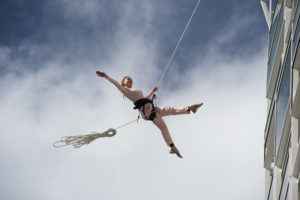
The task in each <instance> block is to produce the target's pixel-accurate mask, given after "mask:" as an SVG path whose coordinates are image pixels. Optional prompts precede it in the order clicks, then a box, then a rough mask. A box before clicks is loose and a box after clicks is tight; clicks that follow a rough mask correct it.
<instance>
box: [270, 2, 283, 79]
mask: <svg viewBox="0 0 300 200" xmlns="http://www.w3.org/2000/svg"><path fill="white" fill-rule="evenodd" d="M282 8H283V6H282V7H281V9H280V13H279V14H278V20H276V21H274V22H275V24H273V25H272V27H271V31H270V33H269V38H270V40H271V41H269V59H268V69H267V84H268V83H269V79H270V75H271V72H272V68H273V65H274V60H275V54H276V52H277V47H278V43H279V36H280V33H281V29H282V24H283V9H282ZM273 28H274V29H275V30H272V29H273ZM272 34H274V36H273V35H272Z"/></svg>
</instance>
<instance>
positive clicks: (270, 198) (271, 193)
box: [268, 177, 273, 200]
mask: <svg viewBox="0 0 300 200" xmlns="http://www.w3.org/2000/svg"><path fill="white" fill-rule="evenodd" d="M268 200H273V177H272V182H271V187H270V191H269V197H268Z"/></svg>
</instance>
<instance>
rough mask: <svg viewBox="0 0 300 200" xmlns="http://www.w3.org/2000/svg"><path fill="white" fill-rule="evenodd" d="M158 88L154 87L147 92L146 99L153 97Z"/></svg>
mask: <svg viewBox="0 0 300 200" xmlns="http://www.w3.org/2000/svg"><path fill="white" fill-rule="evenodd" d="M157 90H158V87H154V88H153V89H152V90H151V91H150V92H149V94H147V95H146V96H145V98H146V99H150V98H151V97H152V95H153V94H154V93H155V92H156V91H157Z"/></svg>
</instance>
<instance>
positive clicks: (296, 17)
mask: <svg viewBox="0 0 300 200" xmlns="http://www.w3.org/2000/svg"><path fill="white" fill-rule="evenodd" d="M294 2H295V1H294ZM299 14H300V5H299V1H297V3H296V5H295V15H294V21H293V30H294V39H293V57H294V56H295V53H296V46H297V44H298V39H299V32H300V24H299Z"/></svg>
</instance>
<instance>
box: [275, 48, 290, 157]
mask: <svg viewBox="0 0 300 200" xmlns="http://www.w3.org/2000/svg"><path fill="white" fill-rule="evenodd" d="M290 69H291V50H290V49H289V50H288V55H287V58H286V62H285V65H284V69H283V70H284V71H283V75H282V79H281V83H280V88H279V92H278V98H277V104H276V130H275V131H276V132H275V136H276V137H275V146H276V152H277V150H278V145H279V140H280V136H281V133H282V128H283V124H284V119H285V114H286V109H287V105H288V100H289V97H290ZM276 155H277V154H276Z"/></svg>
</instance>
